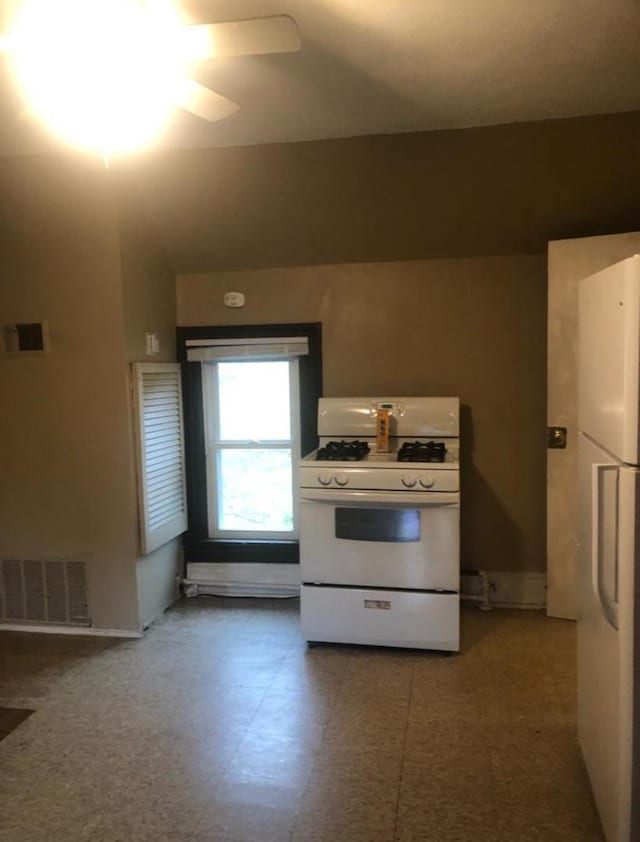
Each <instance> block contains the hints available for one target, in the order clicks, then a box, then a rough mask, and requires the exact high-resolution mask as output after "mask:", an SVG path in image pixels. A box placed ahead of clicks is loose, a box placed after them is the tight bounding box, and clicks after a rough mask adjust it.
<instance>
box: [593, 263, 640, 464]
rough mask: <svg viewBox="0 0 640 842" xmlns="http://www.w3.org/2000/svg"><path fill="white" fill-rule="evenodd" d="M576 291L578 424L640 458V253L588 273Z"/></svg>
mask: <svg viewBox="0 0 640 842" xmlns="http://www.w3.org/2000/svg"><path fill="white" fill-rule="evenodd" d="M578 295H579V308H578V316H579V322H578V335H579V336H578V338H579V345H578V348H579V350H578V427H579V429H580V430H581V431H582V432H585V433H587V434H588V435H589V436H590V437H591V438H592V439H594V440H595V441H597V442H599V443H600V444H601V445H602V446H603V447H605V448H606V449H607V450H608V451H609V452H610V453H613V454H615V455H616V456H617V457H618V458H619V459H620V460H621V461H622V462H628V463H630V464H633V465H637V464H640V455H639V451H640V449H639V446H638V408H639V407H638V403H639V399H640V393H639V389H638V384H639V379H640V256H638V255H636V256H635V257H629V258H627V260H622V261H621V262H620V263H616V264H614V265H613V266H609V267H608V268H607V269H604V270H603V271H602V272H597V273H596V274H595V275H591V276H590V277H588V278H585V279H584V280H583V281H581V282H580V285H579V293H578Z"/></svg>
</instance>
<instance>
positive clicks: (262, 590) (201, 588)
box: [184, 579, 300, 599]
mask: <svg viewBox="0 0 640 842" xmlns="http://www.w3.org/2000/svg"><path fill="white" fill-rule="evenodd" d="M184 585H185V586H186V588H185V594H186V596H202V595H207V596H252V597H262V598H263V599H264V598H269V599H290V598H291V597H296V596H300V585H260V584H254V585H248V584H244V583H242V582H217V583H213V582H208V583H202V582H195V581H193V580H191V579H185V580H184Z"/></svg>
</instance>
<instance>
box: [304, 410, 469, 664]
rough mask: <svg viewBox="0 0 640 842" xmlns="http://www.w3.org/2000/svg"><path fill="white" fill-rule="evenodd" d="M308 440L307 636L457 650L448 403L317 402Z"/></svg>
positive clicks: (456, 528) (454, 485)
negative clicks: (312, 445) (312, 442)
mask: <svg viewBox="0 0 640 842" xmlns="http://www.w3.org/2000/svg"><path fill="white" fill-rule="evenodd" d="M381 416H384V417H383V419H382V420H383V421H384V422H385V423H386V424H387V431H386V432H387V435H388V439H385V438H384V437H383V438H382V440H380V439H379V438H378V437H377V433H378V432H379V424H380V421H381ZM318 433H319V436H320V447H319V448H318V450H317V451H314V452H313V453H310V454H309V455H308V456H305V457H304V458H303V459H302V460H301V462H300V471H299V475H300V565H301V577H302V587H301V617H302V630H303V633H304V635H305V638H306V639H307V640H308V641H310V642H336V643H338V642H339V643H361V644H370V645H375V646H404V647H411V648H418V649H438V650H445V651H457V650H458V649H459V582H460V463H459V400H458V398H413V397H397V398H321V399H320V402H319V406H318ZM387 442H388V446H387ZM379 444H382V446H383V447H384V449H385V451H386V452H381V450H380V448H379V446H378V445H379ZM399 458H400V459H401V460H402V461H398V460H399Z"/></svg>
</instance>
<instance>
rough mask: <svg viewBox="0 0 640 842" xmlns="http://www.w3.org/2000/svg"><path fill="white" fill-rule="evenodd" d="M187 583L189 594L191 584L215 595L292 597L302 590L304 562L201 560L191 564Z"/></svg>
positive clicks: (188, 568)
mask: <svg viewBox="0 0 640 842" xmlns="http://www.w3.org/2000/svg"><path fill="white" fill-rule="evenodd" d="M183 584H184V585H185V586H186V587H185V591H186V593H187V595H188V593H189V591H188V589H189V588H190V587H191V588H192V589H193V590H194V591H195V593H200V594H209V595H211V596H255V597H292V596H298V595H299V594H300V565H298V564H253V563H237V562H235V563H228V564H225V563H222V564H218V563H217V564H210V563H207V562H197V563H191V564H188V565H187V577H186V579H185V580H184V581H183ZM194 595H195V594H194Z"/></svg>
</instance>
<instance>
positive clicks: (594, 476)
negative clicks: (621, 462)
mask: <svg viewBox="0 0 640 842" xmlns="http://www.w3.org/2000/svg"><path fill="white" fill-rule="evenodd" d="M606 471H615V472H617V471H618V466H617V465H611V464H610V463H596V464H593V465H592V466H591V581H592V585H593V592H594V594H595V596H596V599H597V601H598V603H599V604H600V607H601V609H602V613H603V614H604V616H605V619H606V620H607V622H608V623H609V624H610V625H612V626H613V628H614V629H617V628H618V603H617V602H616V600H615V599H614V598H613V597H612V596H611V595H610V594H609V593H607V590H606V588H605V587H604V582H603V574H602V563H601V562H602V558H601V556H602V553H601V548H602V540H601V535H602V529H601V524H602V485H603V476H604V473H605V472H606ZM616 556H617V547H616ZM617 564H618V560H617V557H616V567H617ZM616 578H617V575H616Z"/></svg>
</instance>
